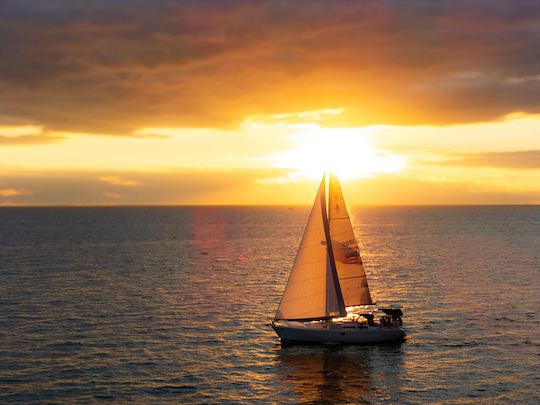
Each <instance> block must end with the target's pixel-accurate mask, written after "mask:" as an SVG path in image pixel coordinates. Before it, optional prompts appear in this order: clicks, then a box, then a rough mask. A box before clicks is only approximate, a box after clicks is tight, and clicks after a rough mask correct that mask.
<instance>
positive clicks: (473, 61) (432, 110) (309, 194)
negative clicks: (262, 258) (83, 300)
mask: <svg viewBox="0 0 540 405" xmlns="http://www.w3.org/2000/svg"><path fill="white" fill-rule="evenodd" d="M539 44H540V3H539V2H538V1H536V0H528V1H520V0H516V1H475V0H466V1H465V0H463V1H462V0H453V1H414V0H410V1H375V0H373V1H357V2H351V1H339V0H337V1H332V2H328V1H317V0H310V1H301V0H297V1H252V0H250V1H205V0H198V1H182V2H178V1H160V0H156V1H141V0H129V1H127V0H125V1H124V0H115V1H110V0H108V1H101V0H92V1H77V0H65V1H56V0H48V1H39V0H35V1H30V0H13V1H12V0H0V205H5V206H12V205H15V206H18V205H21V206H24V205H130V204H285V205H296V204H310V203H311V202H312V200H313V198H314V194H315V192H316V189H317V183H318V181H319V180H320V176H321V174H322V173H323V171H324V170H332V171H334V172H336V173H337V174H338V176H339V177H340V178H341V179H342V181H343V188H344V192H345V196H346V198H347V200H348V202H349V203H350V204H353V205H357V204H358V205H360V204H363V205H379V204H383V205H386V204H389V205H410V204H421V205H431V204H540V45H539Z"/></svg>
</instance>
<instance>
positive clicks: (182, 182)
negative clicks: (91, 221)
mask: <svg viewBox="0 0 540 405" xmlns="http://www.w3.org/2000/svg"><path fill="white" fill-rule="evenodd" d="M103 176H115V177H118V178H122V179H127V178H129V179H132V180H134V181H137V182H138V183H140V184H139V185H138V186H137V187H123V188H121V189H113V190H111V185H110V184H109V183H106V182H103V181H101V180H100V178H101V177H103ZM264 179H279V180H276V181H265V180H264ZM286 179H291V177H290V171H288V170H282V169H265V170H228V171H223V170H204V171H201V170H179V171H160V172H140V171H139V172H114V173H111V172H108V173H103V172H101V173H100V172H89V171H40V172H24V173H22V172H14V173H6V174H3V175H0V184H2V185H3V186H2V190H3V191H4V192H5V194H6V195H5V196H4V200H3V201H4V203H6V202H8V203H9V204H11V205H174V204H261V205H273V204H286V205H293V204H305V205H308V204H311V203H312V202H313V198H314V195H315V193H316V189H317V183H318V182H317V181H308V180H305V179H301V178H295V179H293V180H295V181H292V182H291V181H285V180H286ZM343 187H344V189H345V193H346V195H347V201H348V202H349V205H356V204H374V205H378V204H390V205H393V204H395V205H411V204H423V205H426V204H540V191H539V190H538V188H537V187H534V185H531V184H529V185H528V187H525V188H517V187H512V188H511V189H510V188H508V187H497V185H495V186H482V185H478V184H475V183H470V182H466V181H461V182H456V181H454V182H444V181H441V180H437V181H426V180H420V179H414V178H411V177H406V176H395V175H383V176H379V177H376V178H372V179H360V180H354V181H349V182H344V183H343ZM6 190H7V191H6ZM12 190H16V192H14V191H12ZM21 190H25V191H24V192H21Z"/></svg>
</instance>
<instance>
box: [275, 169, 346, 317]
mask: <svg viewBox="0 0 540 405" xmlns="http://www.w3.org/2000/svg"><path fill="white" fill-rule="evenodd" d="M325 187H326V186H325V179H324V177H323V179H322V181H321V185H320V187H319V191H318V193H317V197H316V198H315V203H314V204H313V208H312V209H311V214H310V216H309V220H308V222H307V225H306V229H305V230H304V236H303V237H302V242H301V243H300V247H299V249H298V253H297V254H296V259H295V260H294V264H293V268H292V270H291V274H290V276H289V280H288V282H287V286H286V287H285V291H284V293H283V297H282V299H281V302H280V304H279V307H278V310H277V313H276V319H285V320H308V319H329V318H332V317H335V316H344V315H346V311H345V306H344V303H343V297H342V295H341V291H340V289H339V281H338V278H337V273H336V269H335V266H334V261H333V257H332V248H331V246H330V248H329V249H327V246H328V245H329V243H327V240H329V230H328V217H327V213H326V193H325ZM325 228H326V229H325Z"/></svg>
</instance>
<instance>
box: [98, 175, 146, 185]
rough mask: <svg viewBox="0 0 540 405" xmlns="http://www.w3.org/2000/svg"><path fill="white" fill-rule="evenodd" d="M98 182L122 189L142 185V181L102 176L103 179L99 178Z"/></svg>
mask: <svg viewBox="0 0 540 405" xmlns="http://www.w3.org/2000/svg"><path fill="white" fill-rule="evenodd" d="M98 180H100V181H103V182H105V183H108V184H111V185H113V186H120V187H134V186H138V185H140V184H141V182H140V181H136V180H129V179H124V178H122V177H119V176H101V177H98Z"/></svg>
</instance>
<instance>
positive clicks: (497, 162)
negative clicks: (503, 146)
mask: <svg viewBox="0 0 540 405" xmlns="http://www.w3.org/2000/svg"><path fill="white" fill-rule="evenodd" d="M441 164H443V165H449V166H471V167H474V166H484V167H497V168H505V169H540V150H526V151H517V152H491V153H478V154H466V155H459V156H456V157H454V158H452V159H449V160H445V161H443V162H441Z"/></svg>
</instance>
